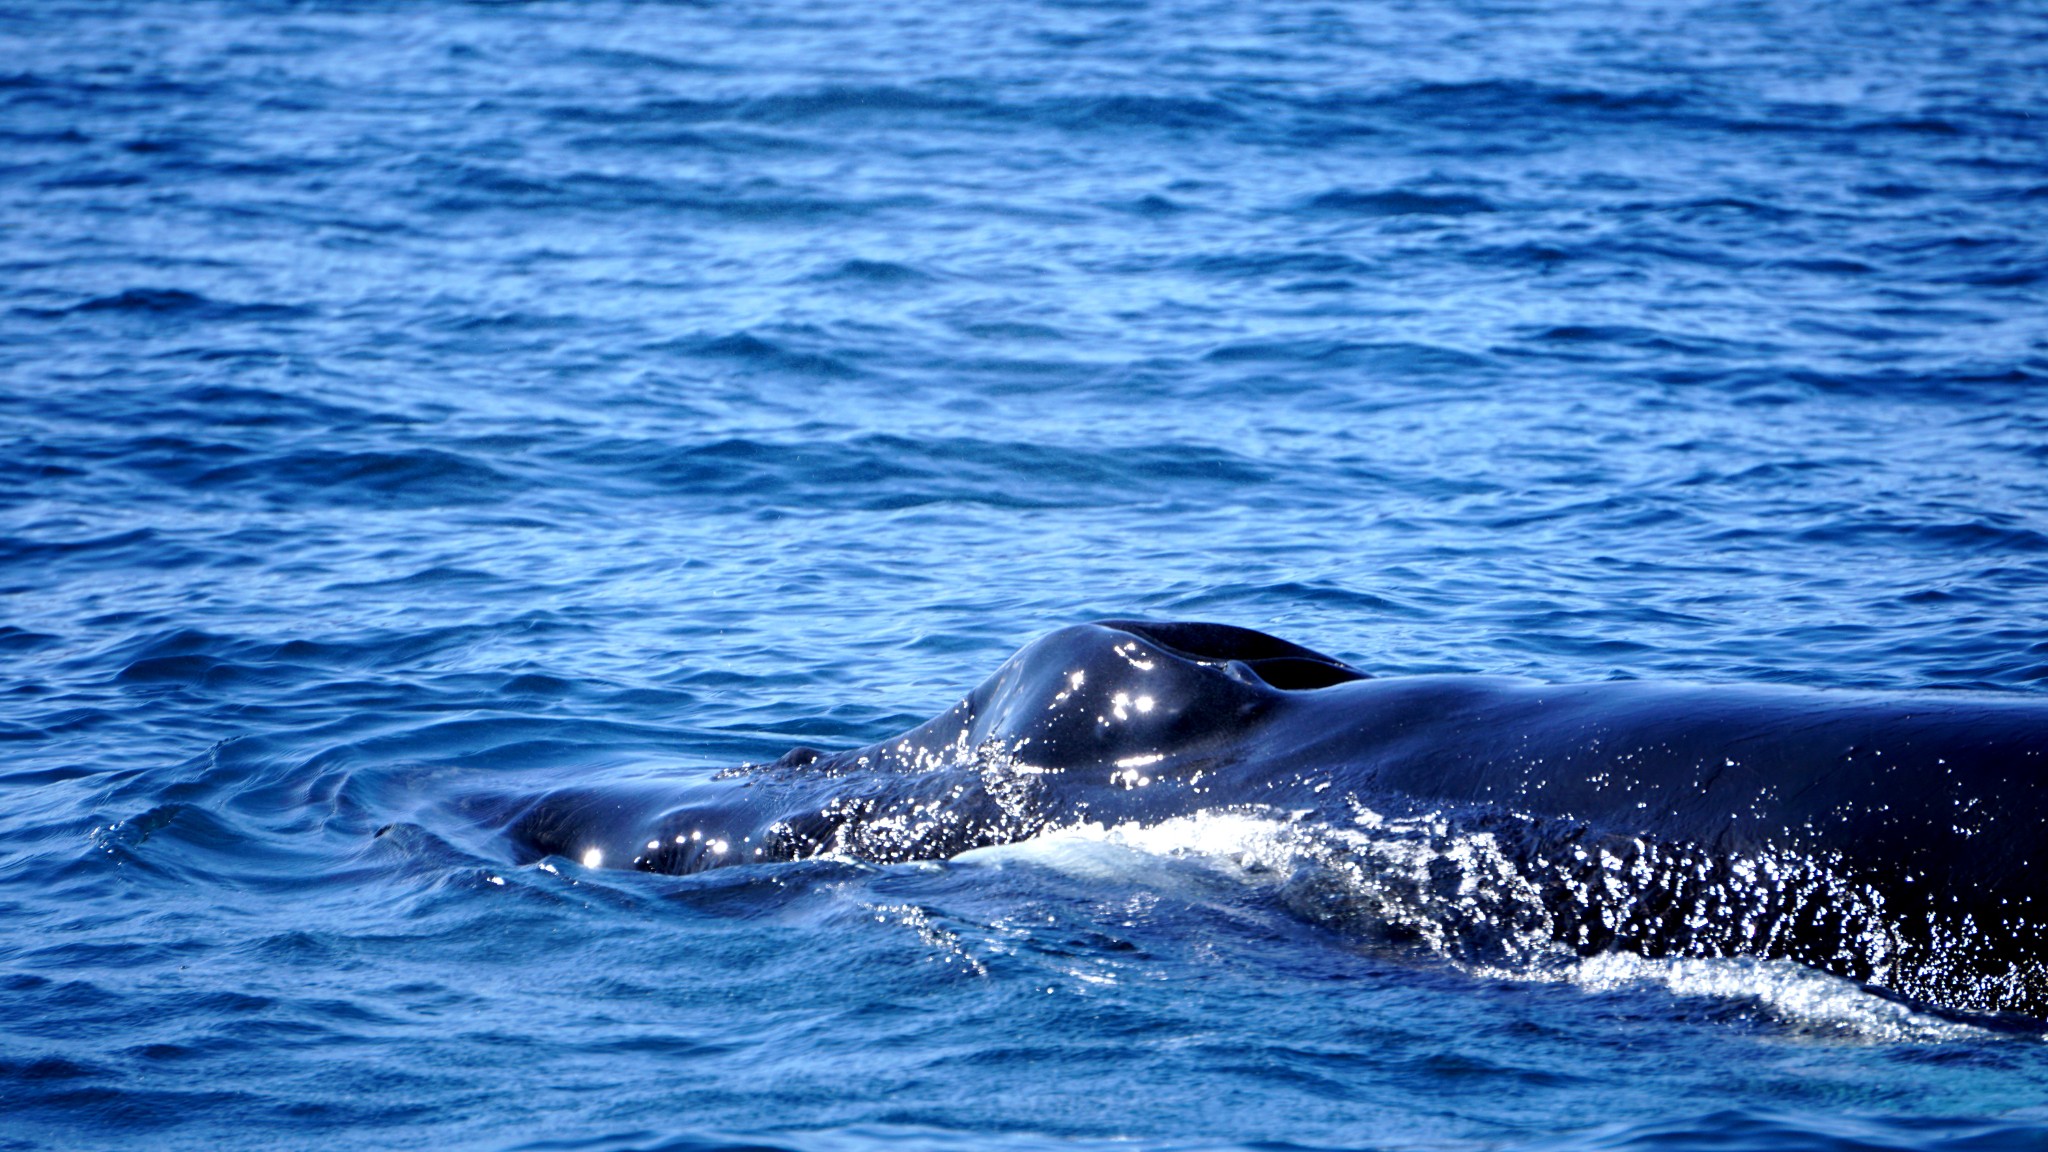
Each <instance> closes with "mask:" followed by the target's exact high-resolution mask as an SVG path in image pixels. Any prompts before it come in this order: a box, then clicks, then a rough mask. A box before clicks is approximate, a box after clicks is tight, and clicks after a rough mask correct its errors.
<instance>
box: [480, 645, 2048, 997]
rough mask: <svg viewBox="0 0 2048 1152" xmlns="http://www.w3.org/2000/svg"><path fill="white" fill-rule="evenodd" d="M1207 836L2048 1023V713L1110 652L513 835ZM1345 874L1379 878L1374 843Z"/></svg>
mask: <svg viewBox="0 0 2048 1152" xmlns="http://www.w3.org/2000/svg"><path fill="white" fill-rule="evenodd" d="M1218 810H1235V811H1246V812H1257V813H1269V814H1274V815H1278V816H1281V817H1284V818H1285V819H1288V820H1291V821H1293V822H1294V824H1295V825H1297V826H1300V827H1303V828H1309V829H1314V828H1325V829H1339V828H1342V829H1352V830H1357V829H1365V830H1367V831H1368V832H1370V830H1372V829H1374V828H1381V829H1388V828H1403V829H1408V830H1410V832H1409V833H1408V834H1413V829H1416V828H1424V827H1426V828H1428V829H1432V831H1429V832H1427V833H1424V834H1423V837H1424V839H1425V840H1426V841H1428V844H1429V845H1434V850H1436V851H1437V853H1438V855H1437V858H1435V859H1433V860H1432V861H1431V863H1430V865H1429V869H1428V870H1427V872H1426V875H1425V877H1424V879H1423V880H1422V881H1421V882H1420V883H1419V884H1417V885H1412V886H1411V887H1412V891H1408V892H1407V893H1406V896H1405V897H1402V898H1404V899H1407V900H1408V901H1410V903H1411V904H1415V903H1416V902H1420V904H1422V905H1426V906H1433V907H1439V908H1443V909H1462V912H1458V913H1456V914H1457V915H1465V916H1467V917H1468V918H1471V917H1475V916H1476V917H1478V918H1481V919H1490V920H1491V922H1492V923H1493V924H1494V927H1495V928H1496V929H1498V930H1502V931H1506V930H1508V929H1510V928H1512V929H1513V930H1515V931H1529V930H1534V931H1537V932H1539V933H1540V934H1541V935H1543V936H1544V937H1545V938H1547V939H1548V940H1549V941H1551V942H1553V943H1554V944H1555V945H1556V946H1558V947H1561V948H1565V949H1569V950H1572V951H1576V952H1579V953H1582V954H1584V953H1593V952H1599V951H1604V950H1609V949H1616V948H1621V949H1629V950H1633V951H1637V952H1641V953H1644V954H1646V955H1651V956H1659V955H1746V956H1757V957H1768V958H1790V959H1793V960H1797V961H1800V962H1802V963H1806V964H1810V965H1814V966H1816V967H1820V968H1823V969H1826V970H1828V971H1831V972H1835V973H1837V974H1839V975H1843V976H1847V977H1850V978H1852V979H1856V980H1860V981H1864V982H1866V983H1867V984H1869V985H1871V986H1873V987H1876V988H1879V989H1884V990H1888V991H1890V992H1893V993H1896V994H1899V995H1902V996H1905V997H1907V998H1910V999H1913V1000H1916V1001H1920V1002H1924V1003H1928V1004H1932V1005H1935V1006H1940V1007H1945V1008H1949V1009H1953V1010H1957V1011H1963V1012H1970V1013H2000V1012H2012V1013H2019V1014H2023V1015H2026V1016H2030V1017H2036V1018H2044V1017H2048V701H2040V700H2034V699H2028V698H2007V697H1998V696H1985V695H1975V694H1964V693H1953V694H1945V693H1933V694H1921V695H1886V694H1875V693H1854V692H1840V691H1831V690H1813V689H1794V688H1778V687H1742V686H1712V687H1708V686H1670V685H1655V684H1647V683H1641V682H1633V681H1617V682H1607V683H1598V684H1579V685H1552V684H1541V683H1534V682H1530V681H1525V680H1516V679H1503V678H1491V677H1481V676H1414V677H1402V678H1389V679H1375V678H1372V677H1370V676H1368V675H1366V674H1365V673H1363V672H1360V671H1359V670H1357V669H1354V668H1351V667H1349V666H1347V665H1345V664H1344V663H1342V662H1341V661H1338V660H1335V659H1332V658H1330V657H1327V656H1323V655H1321V654H1319V653H1316V652H1313V651H1310V650H1309V649H1306V648H1302V647H1299V646H1297V645H1294V644H1290V643H1288V642H1286V641H1284V640H1279V639H1277V638H1274V637H1271V636H1267V635H1264V634H1262V633H1258V632H1252V631H1248V630H1245V629H1239V628H1231V627H1227V626H1223V625H1214V624H1186V623H1146V622H1138V621H1105V622H1102V623H1097V624H1088V625H1081V626H1076V627H1070V628H1063V629H1060V630H1059V631H1056V632H1053V633H1051V634H1050V635H1047V636H1045V637H1043V638H1041V639H1039V640H1037V641H1034V642H1033V643H1031V644H1030V645H1028V646H1027V647H1025V648H1024V649H1023V650H1021V651H1019V652H1018V653H1017V654H1016V655H1014V656H1012V657H1011V658H1010V659H1009V660H1008V661H1007V662H1006V663H1004V664H1003V666H1002V667H1001V668H999V669H998V670H997V671H996V673H995V674H994V675H993V676H991V677H990V678H989V679H988V680H987V681H986V682H985V683H983V684H982V685H981V686H980V687H978V688H976V689H975V690H974V691H973V692H972V693H971V694H970V695H969V696H968V697H967V698H966V699H965V700H962V701H961V702H960V703H959V704H958V705H956V706H955V707H954V708H952V709H951V710H950V711H948V712H946V713H945V714H943V715H941V716H938V717H936V718H935V719H933V720H931V721H929V722H927V723H925V724H923V725H921V726H919V727H918V728H916V729H913V730H912V731H910V732H907V733H904V734H903V735H902V736H900V737H897V738H896V739H893V740H889V741H885V742H883V743H881V744H876V745H873V746H871V747H867V748H859V749H854V750H852V751H843V752H817V751H814V750H810V749H796V750H794V751H792V752H790V753H789V754H788V755H786V756H784V757H783V758H782V759H781V760H779V761H777V762H775V763H774V764H770V765H764V766H758V767H749V768H743V769H736V770H733V771H731V772H727V773H724V774H722V775H721V776H720V777H719V778H718V779H716V780H714V781H712V782H710V783H708V784H704V785H699V786H697V787H695V788H691V789H687V790H681V791H669V792H666V793H659V794H654V793H648V794H640V793H625V792H621V791H619V790H605V791H583V792H578V791H573V790H572V791H563V792H558V793H555V794H551V795H549V796H546V797H543V798H541V799H540V800H538V801H536V802H534V803H532V804H531V805H530V806H528V807H527V808H526V809H525V810H524V811H523V812H522V813H521V814H520V815H519V816H518V817H517V818H516V819H514V820H513V821H512V822H511V823H510V826H509V835H510V837H511V839H512V841H513V843H514V844H515V845H516V846H517V851H518V852H519V853H520V854H521V855H522V856H523V857H525V858H528V859H536V858H540V857H544V856H547V855H561V856H566V857H569V858H570V859H573V860H577V861H581V862H583V863H587V864H598V863H602V864H604V865H619V866H628V867H635V868H641V869H645V870H651V871H658V872H670V873H683V872H694V871H699V870H702V869H706V868H712V867H717V866H721V865H728V864H752V863H762V862H769V861H780V860H792V859H801V858H806V857H811V856H817V855H824V854H835V855H842V856H847V857H853V858H857V859H866V860H875V861H902V860H916V859H943V858H946V857H950V856H953V855H956V854H958V853H960V852H963V851H966V850H969V849H972V848H977V847H982V846H987V845H992V844H1000V843H1006V842H1011V841H1015V840H1019V839H1023V838H1027V837H1030V836H1033V835H1036V834H1038V833H1041V832H1043V831H1046V830H1048V829H1053V828H1058V827H1061V826H1071V825H1080V824H1084V823H1093V824H1102V825H1118V824H1126V823H1139V824H1148V823H1153V822H1157V821H1160V820H1164V819H1168V818H1172V817H1176V816H1186V815H1190V814H1193V813H1200V812H1209V811H1218ZM1423 817H1427V819H1426V820H1424V819H1422V818H1423ZM1461 837H1462V838H1463V839H1460V838H1461ZM1459 844H1462V845H1464V849H1465V850H1464V851H1463V854H1462V855H1461V851H1460V850H1458V849H1457V848H1456V846H1457V845H1459ZM1474 845H1478V846H1481V847H1483V848H1484V849H1485V854H1486V855H1487V856H1488V858H1489V859H1490V860H1492V861H1494V863H1493V864H1491V865H1489V866H1488V867H1489V868H1491V869H1492V871H1490V872H1486V874H1485V875H1483V876H1482V875H1480V874H1479V872H1477V871H1475V870H1474V868H1473V867H1472V866H1471V865H1470V864H1469V859H1470V857H1471V855H1472V853H1471V851H1469V849H1471V848H1472V847H1473V846H1474ZM1332 853H1333V855H1332V856H1331V859H1333V860H1337V861H1339V862H1344V861H1349V863H1350V864H1351V865H1352V866H1353V867H1354V868H1363V869H1367V870H1369V869H1370V868H1371V867H1372V861H1373V859H1374V857H1373V855H1372V851H1371V848H1370V840H1369V837H1368V839H1367V840H1359V839H1357V838H1355V837H1354V838H1353V839H1351V840H1348V841H1345V842H1344V844H1343V845H1340V846H1339V847H1337V848H1334V849H1332ZM1461 861H1465V862H1464V863H1461ZM1395 895H1400V894H1399V893H1396V894H1395ZM1381 896H1382V897H1386V896H1387V893H1386V892H1382V893H1381ZM1432 902H1435V903H1434V904H1432ZM1446 914H1447V915H1450V914H1452V913H1450V912H1447V913H1446Z"/></svg>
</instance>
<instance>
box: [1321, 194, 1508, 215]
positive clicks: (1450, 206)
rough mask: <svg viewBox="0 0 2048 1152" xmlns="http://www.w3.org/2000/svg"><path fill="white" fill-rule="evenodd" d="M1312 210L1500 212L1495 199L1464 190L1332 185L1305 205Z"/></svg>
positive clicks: (1339, 211) (1349, 211) (1392, 213)
mask: <svg viewBox="0 0 2048 1152" xmlns="http://www.w3.org/2000/svg"><path fill="white" fill-rule="evenodd" d="M1302 206H1303V207H1304V208H1306V209H1308V210H1309V211H1311V212H1329V213H1341V214H1343V215H1347V216H1470V215H1472V214H1474V213H1480V212H1497V211H1499V209H1498V208H1496V207H1495V206H1494V204H1493V202H1492V201H1490V200H1487V199H1485V198H1484V197H1480V196H1473V195H1470V194H1467V193H1462V192H1420V191H1414V190H1410V189H1406V188H1389V189H1386V190H1385V191H1380V192H1362V191H1359V190H1357V189H1355V188H1332V189H1331V190H1329V191H1328V192H1324V193H1321V194H1319V195H1317V196H1315V197H1313V198H1311V199H1309V200H1308V201H1307V202H1306V203H1304V204H1303V205H1302Z"/></svg>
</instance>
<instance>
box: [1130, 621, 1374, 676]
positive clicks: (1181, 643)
mask: <svg viewBox="0 0 2048 1152" xmlns="http://www.w3.org/2000/svg"><path fill="white" fill-rule="evenodd" d="M1094 624H1095V627H1098V628H1113V629H1115V630H1117V631H1119V632H1128V633H1130V634H1131V635H1133V636H1137V637H1140V638H1141V639H1144V640H1148V641H1150V642H1151V643H1154V644H1157V645H1159V646H1160V647H1162V648H1165V649H1167V650H1169V651H1171V652H1173V653H1174V654H1176V655H1179V656H1184V657H1187V658H1189V659H1191V660H1199V661H1204V662H1215V663H1219V664H1224V665H1226V666H1233V667H1234V669H1238V670H1245V671H1249V672H1250V673H1251V674H1252V675H1253V676H1255V677H1257V679H1258V680H1259V681H1260V682H1261V683H1263V684H1265V685H1266V686H1267V687H1269V688H1278V689H1281V690H1282V691H1287V692H1305V691H1311V690H1313V689H1317V688H1328V687H1329V686H1331V685H1332V684H1344V683H1348V682H1350V681H1353V680H1369V679H1371V678H1372V676H1371V674H1370V673H1367V672H1363V671H1361V670H1359V669H1357V668H1353V667H1352V666H1351V665H1349V664H1346V663H1345V662H1344V661H1342V660H1339V659H1337V658H1336V657H1335V656H1326V655H1324V654H1323V653H1321V652H1318V651H1316V650H1315V649H1313V648H1304V647H1302V646H1301V645H1299V644H1295V643H1292V642H1291V641H1287V640H1282V639H1280V638H1279V637H1278V636H1271V635H1268V634H1266V633H1264V632H1259V631H1255V630H1253V629H1250V628H1239V627H1237V626H1236V625H1234V624H1212V623H1208V622H1206V621H1200V620H1167V621H1156V620H1097V621H1095V622H1094Z"/></svg>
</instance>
